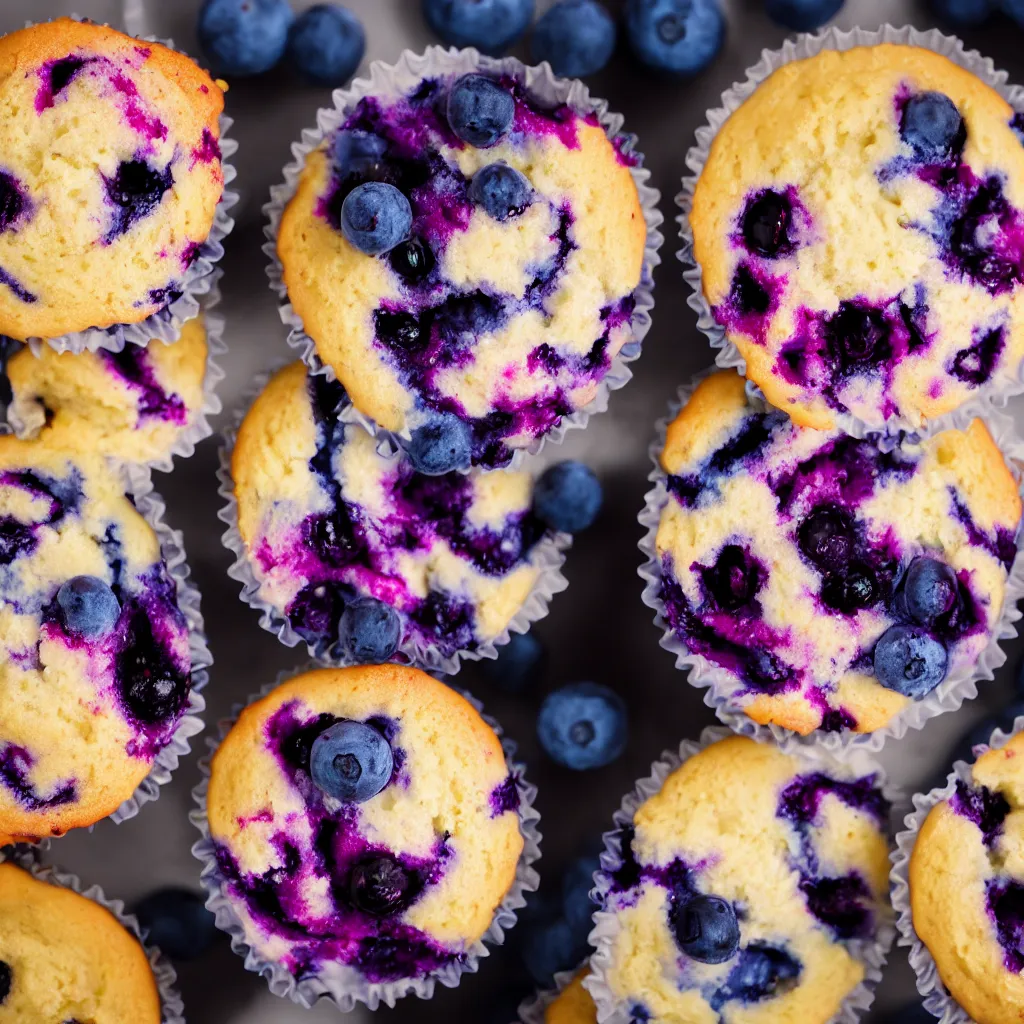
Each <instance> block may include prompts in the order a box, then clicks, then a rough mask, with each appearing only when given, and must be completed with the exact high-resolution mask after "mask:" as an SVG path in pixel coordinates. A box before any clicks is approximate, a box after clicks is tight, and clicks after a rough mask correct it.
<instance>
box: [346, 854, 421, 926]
mask: <svg viewBox="0 0 1024 1024" xmlns="http://www.w3.org/2000/svg"><path fill="white" fill-rule="evenodd" d="M412 889H413V885H412V879H411V878H410V877H409V873H408V872H407V871H406V870H405V868H403V867H402V865H401V864H399V863H398V861H396V860H395V859H394V857H390V856H388V855H386V854H385V855H384V856H381V857H374V858H373V859H372V860H366V861H362V862H361V863H359V864H357V865H356V866H355V867H354V868H353V869H352V881H351V886H350V891H351V895H352V903H353V904H354V905H355V907H356V908H357V909H358V910H361V911H363V913H366V914H372V915H373V916H374V917H387V916H388V915H389V914H395V913H397V912H398V911H400V910H403V909H404V908H405V907H406V906H408V904H409V902H410V901H411V897H412V896H413V892H412Z"/></svg>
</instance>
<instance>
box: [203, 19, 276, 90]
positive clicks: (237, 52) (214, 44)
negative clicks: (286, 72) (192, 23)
mask: <svg viewBox="0 0 1024 1024" xmlns="http://www.w3.org/2000/svg"><path fill="white" fill-rule="evenodd" d="M292 19H293V15H292V9H291V7H290V6H289V4H288V2H287V0H205V3H204V4H203V6H202V7H201V8H200V10H199V23H198V25H197V27H196V33H197V35H198V36H199V45H200V46H201V47H202V50H203V53H204V54H206V56H207V58H208V59H209V61H210V64H211V65H212V67H213V70H214V71H216V72H217V73H219V74H224V75H235V76H237V77H242V76H245V75H259V74H262V73H263V72H264V71H269V70H270V69H271V68H272V67H273V66H274V65H275V64H276V63H277V62H278V61H279V60H280V59H281V57H282V56H283V55H284V50H285V46H286V45H287V43H288V30H289V28H291V24H292Z"/></svg>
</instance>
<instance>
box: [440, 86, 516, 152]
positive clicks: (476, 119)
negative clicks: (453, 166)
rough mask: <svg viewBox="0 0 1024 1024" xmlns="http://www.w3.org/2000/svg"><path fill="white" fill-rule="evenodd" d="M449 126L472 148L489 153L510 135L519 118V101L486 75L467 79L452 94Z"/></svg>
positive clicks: (449, 101)
mask: <svg viewBox="0 0 1024 1024" xmlns="http://www.w3.org/2000/svg"><path fill="white" fill-rule="evenodd" d="M447 114H448V124H449V125H450V126H451V130H452V131H453V132H455V134H456V135H457V136H458V137H459V138H460V139H462V141H463V142H468V143H469V144H470V145H471V146H476V147H477V148H478V149H486V148H487V147H488V146H493V145H494V144H495V143H496V142H498V141H499V140H500V139H501V138H503V137H504V136H505V135H507V134H508V131H509V129H510V128H511V127H512V121H513V120H514V119H515V115H516V104H515V100H513V99H512V93H510V92H509V91H508V89H504V88H502V86H500V85H499V84H498V83H497V82H495V81H494V79H492V78H488V77H487V76H486V75H463V76H462V77H461V78H460V79H459V80H458V81H457V82H456V83H455V84H454V85H453V86H452V87H451V89H450V90H449V91H448V106H447Z"/></svg>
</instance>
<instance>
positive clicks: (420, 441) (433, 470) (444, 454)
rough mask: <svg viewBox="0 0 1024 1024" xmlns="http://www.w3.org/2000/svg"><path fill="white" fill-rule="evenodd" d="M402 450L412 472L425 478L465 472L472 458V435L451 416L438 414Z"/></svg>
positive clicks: (465, 424)
mask: <svg viewBox="0 0 1024 1024" xmlns="http://www.w3.org/2000/svg"><path fill="white" fill-rule="evenodd" d="M405 450H406V453H407V454H408V456H409V461H410V462H411V463H412V468H413V469H415V470H416V472H417V473H423V474H424V475H426V476H440V475H441V474H443V473H450V472H452V470H456V469H468V468H469V463H470V460H471V459H472V457H473V435H472V431H471V429H470V427H469V424H468V423H466V422H465V421H464V420H461V419H459V417H458V416H456V415H455V414H454V413H450V412H445V413H438V414H437V415H435V416H433V417H432V418H431V419H430V420H428V421H427V422H426V423H424V424H423V426H422V427H417V428H416V429H415V430H414V431H413V432H412V437H411V438H410V439H409V441H408V442H407V444H406V449H405Z"/></svg>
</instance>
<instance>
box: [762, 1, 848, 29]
mask: <svg viewBox="0 0 1024 1024" xmlns="http://www.w3.org/2000/svg"><path fill="white" fill-rule="evenodd" d="M842 6H843V0H764V10H765V13H766V14H767V15H768V17H769V18H771V19H772V21H777V22H778V23H779V24H780V25H783V26H785V27H786V28H789V29H792V30H793V31H794V32H813V31H814V30H815V29H816V28H821V26H822V25H824V24H825V22H826V21H828V20H829V19H830V18H834V17H835V16H836V15H837V14H838V13H839V10H840V8H841V7H842Z"/></svg>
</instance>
